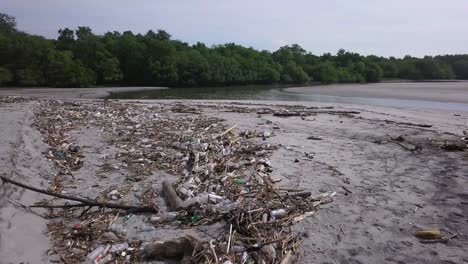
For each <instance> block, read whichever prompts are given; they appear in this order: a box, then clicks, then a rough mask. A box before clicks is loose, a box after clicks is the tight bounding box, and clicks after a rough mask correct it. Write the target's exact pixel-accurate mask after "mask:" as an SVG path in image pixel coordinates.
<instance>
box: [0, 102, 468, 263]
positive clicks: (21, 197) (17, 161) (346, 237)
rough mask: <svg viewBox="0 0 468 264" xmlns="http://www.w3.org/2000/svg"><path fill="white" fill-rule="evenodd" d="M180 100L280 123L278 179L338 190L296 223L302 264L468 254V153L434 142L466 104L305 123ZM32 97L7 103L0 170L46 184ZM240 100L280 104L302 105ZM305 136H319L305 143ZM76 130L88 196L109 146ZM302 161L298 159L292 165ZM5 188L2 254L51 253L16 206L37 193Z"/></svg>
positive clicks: (236, 117) (461, 258)
mask: <svg viewBox="0 0 468 264" xmlns="http://www.w3.org/2000/svg"><path fill="white" fill-rule="evenodd" d="M144 103H145V104H171V103H173V102H172V101H144ZM183 103H185V104H187V105H190V104H196V105H197V107H200V108H201V109H202V110H203V112H204V114H206V115H212V116H216V117H218V118H223V119H225V120H226V123H227V124H229V125H233V124H238V125H239V126H238V129H239V130H247V129H249V130H260V131H264V130H267V131H273V137H271V138H269V139H267V141H268V142H269V143H272V144H275V145H280V146H281V147H280V149H279V150H278V151H276V152H275V154H274V156H273V157H272V164H273V168H274V176H275V177H279V178H281V179H282V181H281V184H282V185H285V186H290V187H291V186H293V187H298V188H302V189H307V190H311V191H312V192H313V193H320V192H323V191H336V192H338V196H337V198H336V199H335V201H334V202H333V203H331V204H328V205H326V206H323V207H322V209H321V210H320V213H319V215H318V216H317V217H313V218H309V219H306V220H305V221H303V222H302V223H301V224H299V225H297V226H296V227H295V228H296V229H297V230H299V231H300V232H303V233H304V235H306V236H307V237H306V238H305V241H304V245H303V251H302V263H467V262H468V253H467V252H466V248H468V240H467V234H468V187H467V186H468V162H467V161H468V153H467V152H466V151H464V152H447V151H443V150H441V149H440V148H438V147H436V146H434V145H432V144H430V142H432V141H443V140H446V139H453V138H460V137H461V135H462V131H463V130H465V129H467V128H468V113H456V115H457V116H455V115H454V114H455V113H453V112H449V111H430V110H424V111H423V110H406V109H392V108H384V107H370V106H365V107H364V106H352V105H333V106H335V107H336V109H337V110H358V111H361V114H360V115H358V116H357V117H345V116H337V115H327V114H319V115H317V116H315V117H307V118H306V119H305V120H302V119H301V118H299V117H290V118H281V117H274V116H271V115H262V116H257V115H256V114H249V113H231V112H222V111H213V108H206V109H204V108H203V106H200V104H205V105H213V104H215V105H223V104H228V102H224V101H196V102H190V101H184V102H183ZM252 103H254V104H256V105H252ZM35 104H36V102H34V101H33V102H26V103H17V104H7V103H2V104H1V105H0V117H1V119H0V127H1V129H2V137H1V138H0V146H1V150H0V168H1V171H0V173H2V175H8V176H10V175H11V177H12V178H14V179H17V180H20V181H24V182H28V183H29V184H31V185H35V186H43V185H45V186H47V183H46V182H45V180H47V179H49V178H50V177H51V175H52V174H53V173H54V171H53V169H52V168H51V165H50V163H49V161H47V160H46V159H45V158H44V157H43V155H42V154H41V152H42V151H43V150H45V149H46V148H47V146H45V145H44V144H43V143H41V139H40V138H41V135H40V134H38V132H37V131H35V130H34V129H33V128H31V117H32V111H33V109H34V106H35ZM236 104H237V106H245V107H257V106H262V107H264V106H265V105H268V106H269V107H272V108H274V107H277V106H276V105H279V104H295V103H291V102H288V103H285V102H237V103H236ZM259 104H262V105H259ZM301 104H304V105H309V106H324V105H327V106H331V105H332V104H318V103H301ZM384 120H391V121H394V122H386V121H384ZM270 121H271V122H270ZM408 122H411V123H426V124H431V125H434V126H433V127H432V128H421V127H416V126H411V125H407V124H404V123H408ZM387 134H388V135H390V136H392V137H397V136H399V135H403V136H404V137H405V138H406V139H407V140H408V141H409V142H412V143H413V144H416V145H420V146H422V151H421V152H412V151H408V150H406V149H404V148H402V147H401V146H400V145H397V144H376V143H374V141H376V140H379V139H388V137H387V136H386V135H387ZM308 136H316V137H320V138H322V139H323V140H307V139H306V138H307V137H308ZM73 137H74V138H75V139H76V140H77V141H78V142H79V144H80V145H83V146H87V147H86V148H85V155H86V160H85V166H84V167H83V168H82V169H81V171H79V172H78V173H77V174H76V175H75V177H77V178H78V179H81V181H79V182H80V187H79V188H78V190H75V192H77V193H80V194H82V195H83V196H89V197H92V196H93V193H94V192H95V191H93V190H91V189H90V188H89V186H90V185H92V184H93V182H90V181H87V180H86V178H85V177H88V176H87V175H89V174H90V173H93V170H95V169H96V165H97V164H96V160H97V159H98V156H99V155H100V154H102V153H104V152H108V151H112V148H111V147H109V146H106V145H105V144H104V140H103V139H102V138H100V137H101V134H100V133H99V131H98V130H97V129H94V128H93V127H90V128H83V129H80V130H78V131H76V132H75V133H73ZM304 152H309V153H315V157H314V159H312V160H308V159H305V156H304ZM296 159H297V160H298V161H299V162H295V160H296ZM15 171H16V173H13V174H12V172H15ZM159 175H161V176H162V178H161V179H155V181H153V182H152V183H153V184H155V183H159V182H160V181H161V180H162V179H163V177H166V176H164V174H159ZM109 177H110V179H108V182H111V181H112V180H118V179H119V177H120V178H122V177H123V175H120V174H119V173H116V174H115V175H110V176H109ZM142 184H143V183H142ZM44 188H45V187H44ZM346 189H347V190H346ZM348 190H349V191H348ZM0 191H1V192H0V194H1V196H0V206H1V207H2V208H1V211H0V235H1V240H0V256H1V261H0V262H1V263H19V262H30V263H41V262H47V260H46V259H45V257H44V255H45V251H46V250H47V248H48V245H49V243H48V241H47V238H46V236H45V235H44V234H43V231H44V230H45V220H43V219H41V218H40V217H38V216H36V215H34V214H31V213H29V212H28V210H26V209H23V208H22V207H21V206H19V205H18V203H17V202H20V203H22V204H31V203H32V202H33V201H35V200H36V199H38V195H37V194H34V193H30V192H28V191H23V190H21V189H17V188H13V187H11V186H8V185H4V186H2V187H1V189H0ZM136 224H138V223H136ZM420 228H423V229H433V228H436V229H441V230H444V231H450V232H456V233H459V236H458V237H456V238H455V239H452V240H450V241H449V242H448V243H447V244H422V243H420V242H419V240H418V238H416V237H414V232H415V231H416V230H417V229H420ZM180 232H181V231H177V230H157V231H155V233H146V234H145V235H144V236H145V238H144V239H146V240H151V239H155V238H156V239H161V238H165V237H171V236H176V235H177V234H179V233H180ZM195 233H197V231H195ZM134 235H135V234H134ZM52 257H53V256H52Z"/></svg>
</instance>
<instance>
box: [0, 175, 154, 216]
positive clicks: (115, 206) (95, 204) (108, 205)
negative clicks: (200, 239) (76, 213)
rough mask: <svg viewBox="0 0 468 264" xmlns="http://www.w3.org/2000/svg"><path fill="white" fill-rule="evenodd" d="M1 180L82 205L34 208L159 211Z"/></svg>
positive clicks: (6, 179)
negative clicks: (98, 208)
mask: <svg viewBox="0 0 468 264" xmlns="http://www.w3.org/2000/svg"><path fill="white" fill-rule="evenodd" d="M0 178H1V179H2V182H3V183H11V184H13V185H16V186H19V187H22V188H25V189H28V190H31V191H33V192H38V193H42V194H45V195H49V196H54V197H57V198H62V199H66V200H70V201H76V202H80V203H81V204H76V205H75V204H74V205H60V206H53V205H49V206H45V205H43V206H39V205H36V206H33V207H45V208H55V207H61V208H71V207H79V206H83V207H86V206H89V207H105V208H112V209H122V210H129V211H132V212H135V213H136V212H140V213H143V212H146V213H157V210H156V209H154V208H152V207H144V206H143V207H142V206H132V205H123V204H115V203H100V202H97V201H95V200H90V199H85V198H80V197H74V196H70V195H64V194H60V193H53V192H50V191H47V190H42V189H38V188H35V187H32V186H28V185H26V184H23V183H20V182H17V181H14V180H11V179H8V178H6V177H4V176H0Z"/></svg>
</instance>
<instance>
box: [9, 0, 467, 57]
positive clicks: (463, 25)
mask: <svg viewBox="0 0 468 264" xmlns="http://www.w3.org/2000/svg"><path fill="white" fill-rule="evenodd" d="M0 12H3V13H7V14H9V15H13V16H15V17H16V18H17V22H18V28H19V29H21V30H23V31H25V32H28V33H31V34H36V35H43V36H45V37H48V38H56V37H57V30H58V29H60V28H65V27H68V28H77V27H78V26H89V27H91V28H92V29H93V32H94V33H96V34H103V33H105V32H107V31H126V30H131V31H133V32H134V33H143V34H144V33H146V32H147V31H148V30H149V29H152V30H156V29H164V30H166V31H168V32H169V33H170V34H171V35H172V36H173V38H174V39H179V40H182V41H184V42H188V43H196V42H197V41H200V42H203V43H205V44H207V45H213V44H224V43H230V42H235V43H238V44H241V45H244V46H249V47H253V48H255V49H260V50H263V49H266V50H270V51H274V50H276V49H278V48H279V47H281V46H284V45H288V44H294V43H296V44H299V45H301V46H302V47H303V48H304V49H306V50H307V51H310V52H312V53H314V54H316V55H321V54H323V53H325V52H331V53H336V52H337V51H338V50H339V49H341V48H343V49H345V50H348V51H353V52H358V53H361V54H365V55H370V54H374V55H379V56H387V57H388V56H395V57H403V56H405V55H412V56H418V57H421V56H424V55H438V54H461V53H464V54H466V53H468V0H445V1H440V0H352V1H351V0H287V1H286V0H1V1H0Z"/></svg>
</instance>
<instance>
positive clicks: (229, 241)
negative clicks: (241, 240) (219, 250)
mask: <svg viewBox="0 0 468 264" xmlns="http://www.w3.org/2000/svg"><path fill="white" fill-rule="evenodd" d="M231 237H232V224H231V226H230V227H229V240H228V245H227V250H226V254H229V249H231Z"/></svg>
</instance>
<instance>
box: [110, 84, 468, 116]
mask: <svg viewBox="0 0 468 264" xmlns="http://www.w3.org/2000/svg"><path fill="white" fill-rule="evenodd" d="M109 98H112V99H217V100H269V101H307V102H328V103H346V104H358V105H377V106H387V107H398V108H423V109H441V110H452V111H465V112H468V82H428V83H377V84H366V85H329V86H323V85H318V86H308V87H290V86H289V87H286V86H259V85H249V86H229V87H198V88H170V89H161V90H151V91H135V92H121V93H113V94H111V96H110V97H109Z"/></svg>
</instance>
